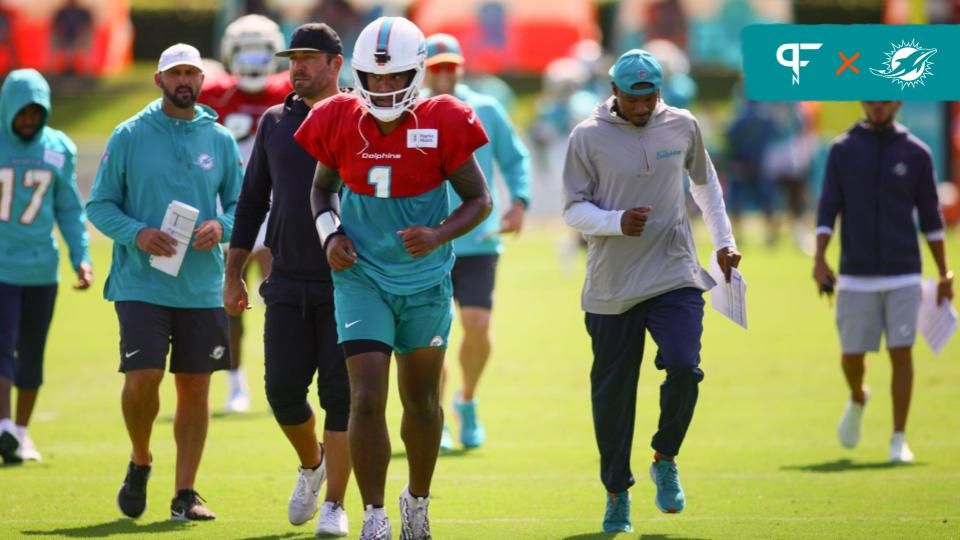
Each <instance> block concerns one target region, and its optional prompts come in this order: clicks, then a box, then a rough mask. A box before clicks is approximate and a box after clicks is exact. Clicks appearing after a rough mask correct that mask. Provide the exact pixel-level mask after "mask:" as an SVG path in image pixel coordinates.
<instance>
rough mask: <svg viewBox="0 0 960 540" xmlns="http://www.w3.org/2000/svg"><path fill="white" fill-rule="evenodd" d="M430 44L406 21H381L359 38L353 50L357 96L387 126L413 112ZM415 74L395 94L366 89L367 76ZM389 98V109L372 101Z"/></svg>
mask: <svg viewBox="0 0 960 540" xmlns="http://www.w3.org/2000/svg"><path fill="white" fill-rule="evenodd" d="M426 59H427V41H426V39H424V37H423V32H421V31H420V29H419V28H417V25H415V24H413V23H412V22H410V21H408V20H407V19H404V18H403V17H380V18H379V19H377V20H375V21H373V22H372V23H370V24H368V25H367V27H366V28H364V29H363V31H362V32H360V36H359V37H357V44H356V46H354V48H353V59H352V60H351V61H350V63H351V66H352V67H353V79H354V84H355V85H356V92H357V94H359V95H360V97H362V98H363V101H364V102H365V103H366V106H367V110H368V111H370V114H372V115H373V116H374V117H376V118H377V119H379V120H382V121H384V122H392V121H393V120H396V119H397V118H399V117H400V115H401V114H403V111H405V110H411V109H413V106H414V105H415V104H416V102H417V99H418V96H419V95H420V84H421V83H422V82H423V75H424V63H425V62H426ZM405 71H413V72H414V75H413V77H411V79H410V84H408V85H407V86H406V87H405V88H402V89H400V90H398V91H396V92H386V93H376V92H370V91H369V90H368V89H367V86H366V85H367V77H366V74H367V73H376V74H380V75H384V74H387V73H403V72H405ZM382 97H389V98H391V99H392V100H393V104H392V105H390V106H378V105H376V104H375V103H374V101H373V98H382Z"/></svg>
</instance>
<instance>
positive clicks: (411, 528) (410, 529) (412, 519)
mask: <svg viewBox="0 0 960 540" xmlns="http://www.w3.org/2000/svg"><path fill="white" fill-rule="evenodd" d="M429 508H430V496H429V495H427V496H426V497H414V496H413V495H411V494H410V487H409V486H408V487H405V488H403V493H401V494H400V540H431V538H432V537H431V536H430V517H429V516H428V515H427V511H428V510H429Z"/></svg>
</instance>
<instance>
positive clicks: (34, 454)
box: [17, 433, 43, 461]
mask: <svg viewBox="0 0 960 540" xmlns="http://www.w3.org/2000/svg"><path fill="white" fill-rule="evenodd" d="M17 451H18V452H20V458H21V459H23V460H24V461H43V456H42V455H40V452H39V451H38V450H37V447H36V445H34V444H33V439H31V438H30V435H27V434H26V433H23V434H21V435H20V448H19V449H17Z"/></svg>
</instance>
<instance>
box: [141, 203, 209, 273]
mask: <svg viewBox="0 0 960 540" xmlns="http://www.w3.org/2000/svg"><path fill="white" fill-rule="evenodd" d="M199 215H200V211H199V210H197V209H196V208H194V207H192V206H190V205H188V204H184V203H182V202H180V201H173V202H171V203H170V204H169V205H168V206H167V213H166V214H164V216H163V225H161V226H160V230H161V231H163V232H165V233H167V234H169V235H170V236H172V237H173V239H174V240H176V241H177V246H176V248H175V249H176V250H177V252H176V253H175V254H174V255H173V256H172V257H158V256H156V255H151V256H150V266H152V267H154V268H156V269H157V270H159V271H161V272H163V273H165V274H170V275H171V276H173V277H177V274H179V273H180V266H181V265H182V264H183V257H184V256H185V255H186V254H187V248H188V247H189V246H190V238H191V237H192V236H193V229H194V226H195V225H196V224H197V217H199Z"/></svg>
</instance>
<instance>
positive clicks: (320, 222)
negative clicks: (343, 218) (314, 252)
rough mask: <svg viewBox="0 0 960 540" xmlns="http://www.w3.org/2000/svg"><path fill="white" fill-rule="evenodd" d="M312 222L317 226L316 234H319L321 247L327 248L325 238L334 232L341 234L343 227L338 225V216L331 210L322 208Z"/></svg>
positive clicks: (328, 237) (331, 235) (327, 238)
mask: <svg viewBox="0 0 960 540" xmlns="http://www.w3.org/2000/svg"><path fill="white" fill-rule="evenodd" d="M314 224H315V225H316V227H317V234H318V235H320V244H321V245H322V246H323V249H324V250H326V249H327V240H329V239H330V238H331V237H333V235H335V234H343V227H341V226H340V216H338V215H337V214H336V212H334V211H333V210H324V211H323V212H321V213H320V214H319V215H318V216H317V217H316V218H315V219H314Z"/></svg>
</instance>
